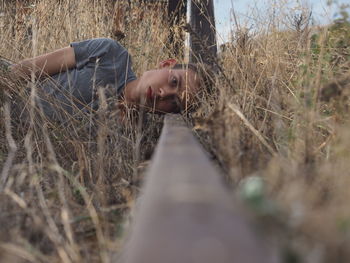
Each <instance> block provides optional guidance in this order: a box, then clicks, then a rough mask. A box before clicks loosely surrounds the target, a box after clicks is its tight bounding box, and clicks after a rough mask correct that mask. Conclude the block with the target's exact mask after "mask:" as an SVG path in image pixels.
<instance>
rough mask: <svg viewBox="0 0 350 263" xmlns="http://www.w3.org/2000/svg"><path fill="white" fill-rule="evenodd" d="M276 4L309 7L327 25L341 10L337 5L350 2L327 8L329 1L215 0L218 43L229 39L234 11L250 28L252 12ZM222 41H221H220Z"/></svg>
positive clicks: (341, 1)
mask: <svg viewBox="0 0 350 263" xmlns="http://www.w3.org/2000/svg"><path fill="white" fill-rule="evenodd" d="M271 2H276V3H277V4H281V3H282V2H288V3H289V4H288V6H290V7H297V6H308V7H310V8H311V10H312V13H313V19H314V21H315V23H317V24H327V23H329V22H330V21H332V19H333V18H334V17H335V14H336V12H337V11H338V10H339V9H338V8H337V5H338V6H339V5H341V4H350V1H349V0H337V1H333V2H337V4H333V6H331V7H329V6H327V4H326V2H327V0H214V6H215V19H216V27H217V31H218V34H219V35H220V36H219V37H218V42H219V43H220V42H221V43H222V42H223V41H224V39H227V36H228V33H229V31H230V28H232V26H231V25H232V24H233V21H232V10H235V13H236V15H237V18H238V19H239V23H242V24H244V23H246V22H247V21H249V22H247V23H248V25H249V26H251V25H252V24H253V25H254V21H253V20H252V19H251V17H250V16H249V15H251V12H252V11H254V10H255V11H257V12H258V13H259V11H260V12H261V13H263V12H264V9H265V8H266V6H267V3H271ZM220 39H221V40H220Z"/></svg>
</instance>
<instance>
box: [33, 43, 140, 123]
mask: <svg viewBox="0 0 350 263" xmlns="http://www.w3.org/2000/svg"><path fill="white" fill-rule="evenodd" d="M71 47H73V48H74V52H75V60H76V67H75V68H72V69H69V70H68V71H64V72H61V73H58V74H56V75H53V76H51V78H48V79H46V80H44V81H43V82H42V83H41V84H40V86H41V90H42V91H43V92H40V95H39V97H40V102H41V106H42V109H43V111H44V113H45V115H46V116H47V117H49V118H50V119H54V120H65V119H66V118H65V117H64V116H67V113H68V115H74V114H75V113H77V112H79V111H86V110H90V109H96V108H97V107H98V104H97V103H96V101H95V100H94V93H95V92H96V90H97V87H106V86H112V87H113V88H115V91H116V92H115V93H116V94H117V95H120V94H121V93H122V92H123V90H124V87H125V85H126V84H127V83H128V82H130V81H132V80H135V79H136V76H135V74H134V72H133V71H132V69H131V58H130V55H129V53H128V52H127V50H126V49H125V48H124V47H123V46H121V45H120V44H119V43H117V42H116V41H114V40H112V39H108V38H97V39H90V40H85V41H82V42H74V43H72V44H71Z"/></svg>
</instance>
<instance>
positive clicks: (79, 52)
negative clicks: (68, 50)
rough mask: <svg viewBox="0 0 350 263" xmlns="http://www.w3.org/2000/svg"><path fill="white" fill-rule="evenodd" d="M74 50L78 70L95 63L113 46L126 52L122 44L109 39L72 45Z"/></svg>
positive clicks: (85, 41)
mask: <svg viewBox="0 0 350 263" xmlns="http://www.w3.org/2000/svg"><path fill="white" fill-rule="evenodd" d="M70 45H71V47H73V49H74V53H75V61H76V67H77V69H81V68H83V67H84V66H85V65H86V64H87V63H89V62H95V61H96V59H97V58H101V57H103V56H104V55H105V54H107V53H108V51H109V49H110V48H111V46H112V45H118V47H119V50H120V52H122V51H124V50H125V48H123V47H122V46H121V45H120V44H118V43H116V42H115V41H114V40H112V39H109V38H95V39H89V40H84V41H80V42H73V43H71V44H70Z"/></svg>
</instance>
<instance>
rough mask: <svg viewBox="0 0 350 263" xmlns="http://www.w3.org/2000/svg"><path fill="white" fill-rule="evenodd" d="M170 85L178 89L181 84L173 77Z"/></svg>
mask: <svg viewBox="0 0 350 263" xmlns="http://www.w3.org/2000/svg"><path fill="white" fill-rule="evenodd" d="M170 84H171V86H173V87H176V86H177V85H178V84H179V82H178V80H177V78H176V77H172V78H171V80H170Z"/></svg>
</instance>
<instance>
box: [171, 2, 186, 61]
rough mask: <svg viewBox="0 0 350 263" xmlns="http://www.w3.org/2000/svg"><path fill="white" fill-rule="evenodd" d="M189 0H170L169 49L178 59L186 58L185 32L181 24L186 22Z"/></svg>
mask: <svg viewBox="0 0 350 263" xmlns="http://www.w3.org/2000/svg"><path fill="white" fill-rule="evenodd" d="M186 12H187V0H169V2H168V22H169V29H170V32H169V40H168V43H169V49H170V50H171V53H173V55H174V56H175V57H177V58H181V57H183V56H184V52H183V50H184V41H185V37H184V32H183V30H182V29H181V27H180V25H181V23H184V22H185V21H186Z"/></svg>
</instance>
